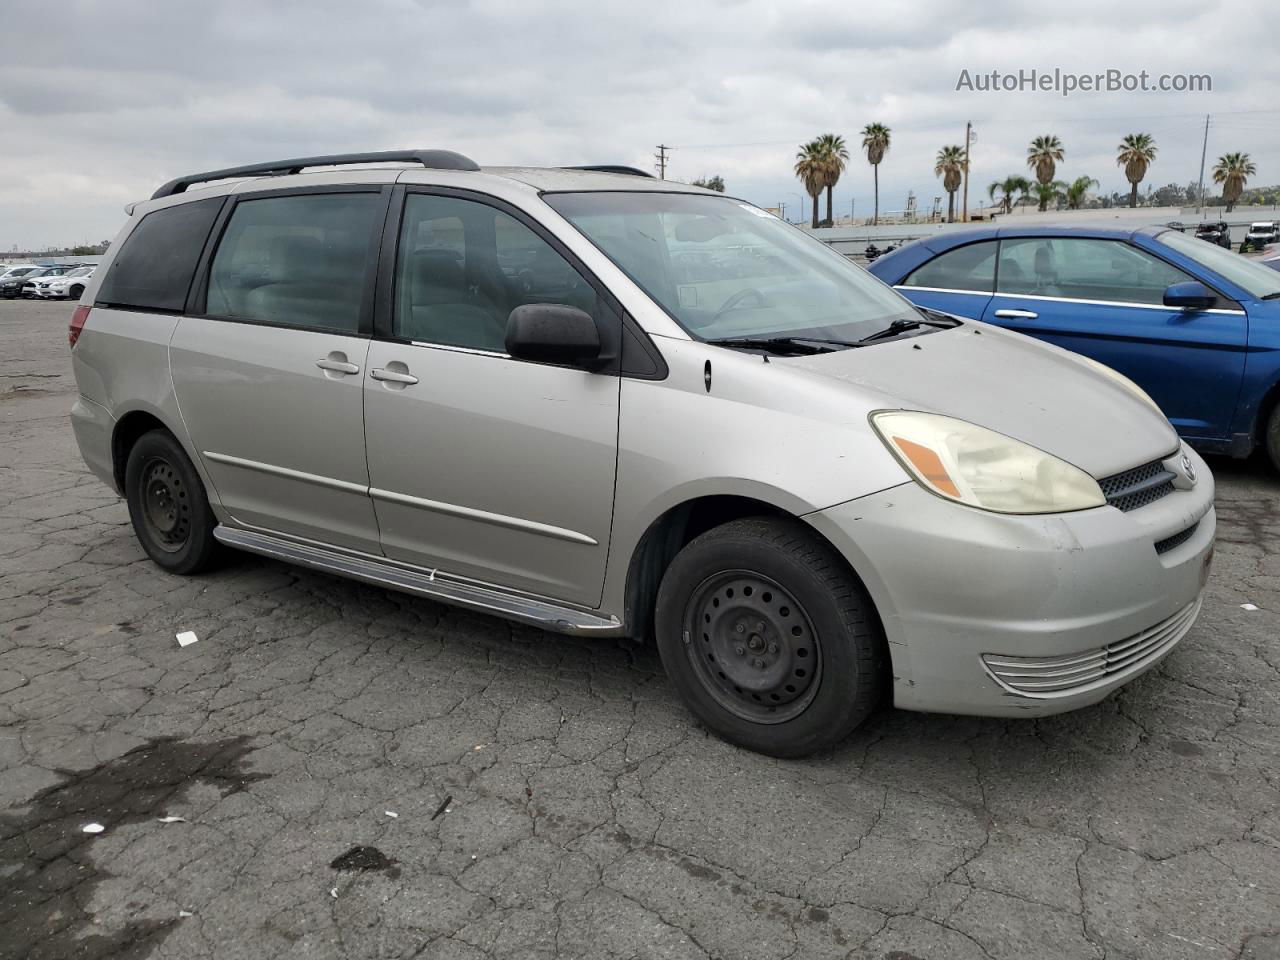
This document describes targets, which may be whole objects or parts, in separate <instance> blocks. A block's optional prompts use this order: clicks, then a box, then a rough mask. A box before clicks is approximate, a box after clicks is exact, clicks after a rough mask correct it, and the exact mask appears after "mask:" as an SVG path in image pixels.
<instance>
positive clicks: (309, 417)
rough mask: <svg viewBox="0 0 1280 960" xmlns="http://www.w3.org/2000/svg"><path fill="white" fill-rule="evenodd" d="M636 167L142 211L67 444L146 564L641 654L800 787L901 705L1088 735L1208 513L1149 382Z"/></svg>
mask: <svg viewBox="0 0 1280 960" xmlns="http://www.w3.org/2000/svg"><path fill="white" fill-rule="evenodd" d="M379 161H381V162H382V163H383V166H382V167H381V168H377V167H371V166H370V164H373V163H377V162H379ZM390 161H396V162H399V163H402V164H403V163H409V164H411V166H409V167H407V168H406V167H404V166H389V165H388V164H389V162H390ZM344 164H352V165H355V164H359V165H361V166H362V169H359V170H353V171H351V173H350V175H349V176H345V175H344V171H342V170H334V169H332V168H334V167H339V166H342V165H344ZM310 166H324V167H329V168H330V169H329V170H327V171H324V172H321V173H319V174H314V173H304V172H300V171H301V170H303V169H304V168H307V167H310ZM617 170H618V168H614V167H610V168H601V169H594V170H593V169H529V168H501V167H495V168H485V169H481V168H480V167H478V166H477V165H476V164H475V163H474V162H472V161H471V160H469V159H467V158H466V157H462V156H459V155H458V154H455V153H450V152H447V151H403V152H399V151H398V152H395V153H392V154H390V155H388V154H355V155H349V156H345V157H316V158H310V159H301V160H286V161H280V162H278V163H267V164H261V165H257V166H254V167H249V168H239V169H235V170H223V171H218V172H213V173H208V174H197V175H193V176H191V177H183V178H180V179H178V180H175V181H173V182H171V183H169V184H166V185H165V186H163V187H161V188H160V189H159V190H157V191H156V193H155V195H154V196H153V198H152V200H151V201H149V202H146V203H142V204H139V205H137V206H135V207H133V208H131V215H130V217H129V219H128V221H127V223H126V224H125V226H124V228H123V229H122V230H121V232H120V234H119V236H118V237H117V239H116V241H115V242H114V243H113V244H112V245H111V247H110V249H109V251H108V253H107V257H106V260H105V261H104V263H103V265H102V267H101V269H99V271H98V272H97V273H96V274H95V275H94V278H93V279H92V280H91V281H90V284H89V288H88V290H87V291H86V294H85V297H84V298H83V300H82V302H81V304H80V306H78V307H77V308H76V310H75V312H74V313H73V315H72V320H71V329H70V341H71V345H72V347H71V360H72V366H73V368H74V371H75V376H76V382H77V384H78V398H77V401H76V404H75V406H74V408H73V410H72V414H71V419H72V424H73V426H74V430H75V435H76V439H77V441H78V443H79V446H80V450H81V453H82V454H83V456H84V459H85V461H86V463H87V464H88V465H89V467H90V469H91V470H92V471H93V472H94V473H95V474H96V475H97V476H98V477H100V478H101V479H102V480H104V481H105V482H106V483H108V484H110V485H111V486H112V487H113V488H115V489H116V490H117V491H119V492H120V493H121V494H122V495H123V496H125V497H126V499H127V501H128V506H129V513H130V517H131V519H132V522H133V528H134V531H135V533H136V535H137V537H138V540H139V543H140V544H141V546H142V549H143V550H145V552H146V553H147V555H148V556H150V557H151V558H152V560H154V561H155V563H156V564H157V565H159V566H160V567H161V568H162V569H164V570H166V571H169V572H171V573H174V574H190V573H194V572H196V571H198V570H200V569H202V568H204V567H206V566H208V565H209V564H210V562H212V561H213V560H214V558H215V553H216V552H217V550H218V549H219V547H220V546H225V547H235V548H239V549H243V550H248V551H251V552H255V553H260V554H265V555H267V556H270V557H275V558H277V559H280V560H285V561H288V562H292V563H296V564H302V565H309V566H312V567H316V568H319V569H321V570H324V571H327V572H329V573H331V574H338V575H341V576H347V577H352V578H355V579H360V580H365V581H370V582H373V583H377V584H380V585H382V586H385V587H392V588H396V589H400V590H404V591H407V592H410V593H414V594H418V595H422V596H427V597H433V598H435V599H437V600H441V601H444V602H447V603H453V604H458V605H461V606H464V607H469V608H472V609H476V610H481V611H484V612H487V613H489V614H496V615H499V616H505V617H508V618H511V619H515V620H519V621H523V622H526V623H532V624H535V625H537V626H540V627H542V628H544V629H548V630H554V631H561V632H567V633H573V634H579V635H586V636H605V637H611V636H633V637H639V638H646V639H647V638H650V637H652V638H654V639H655V640H656V645H657V648H658V651H659V653H660V655H661V658H662V662H663V664H664V666H665V667H666V670H667V672H668V674H669V676H670V678H671V681H672V684H673V686H674V687H675V689H676V690H677V691H678V692H679V693H680V695H681V696H682V697H683V698H684V700H685V702H686V703H687V704H688V706H689V708H690V709H691V710H692V711H693V712H694V713H695V714H696V715H697V716H698V717H699V718H700V719H701V720H702V722H703V723H704V724H706V726H707V727H708V728H710V729H711V730H713V731H715V732H716V733H718V734H720V735H721V736H723V737H725V738H727V739H729V740H731V741H733V742H735V743H739V744H741V745H744V746H747V747H750V748H752V749H755V750H761V751H764V752H766V753H770V754H775V755H780V756H797V755H802V754H807V753H811V752H813V751H815V750H819V749H822V748H824V747H828V746H830V745H831V744H833V743H836V742H838V741H840V740H841V739H842V738H843V737H844V736H845V735H846V734H847V733H848V732H849V731H850V730H852V729H853V728H854V727H856V726H857V725H858V724H859V723H860V722H861V721H862V720H863V719H864V718H865V717H867V716H868V714H869V713H870V711H871V710H872V709H873V707H874V705H875V704H876V702H877V700H879V699H880V698H881V697H882V695H883V694H885V693H888V692H890V691H892V695H893V698H894V702H895V703H896V704H897V705H898V706H901V707H905V708H909V709H918V710H934V711H950V712H957V713H974V714H994V715H1000V716H1016V717H1030V716H1037V715H1042V714H1049V713H1057V712H1061V711H1064V710H1069V709H1073V708H1075V707H1079V706H1083V705H1085V704H1089V703H1093V702H1096V701H1098V700H1100V699H1102V698H1103V697H1105V696H1106V695H1107V694H1108V693H1109V692H1111V691H1113V690H1115V689H1116V688H1117V687H1119V686H1120V685H1121V684H1123V683H1125V682H1126V681H1128V680H1129V679H1131V678H1132V677H1134V676H1136V675H1138V674H1140V673H1142V672H1144V671H1146V670H1148V669H1150V668H1151V667H1153V666H1155V665H1156V664H1157V663H1158V662H1159V661H1160V660H1161V659H1162V658H1163V657H1164V656H1165V655H1166V654H1167V653H1168V652H1169V651H1170V650H1171V649H1173V647H1174V646H1175V645H1176V644H1177V643H1178V642H1179V641H1180V640H1181V639H1182V638H1183V637H1184V636H1185V635H1186V634H1187V631H1188V630H1189V629H1190V628H1191V625H1192V623H1193V622H1194V620H1195V618H1196V615H1197V613H1198V611H1199V609H1200V595H1201V591H1202V589H1203V587H1204V583H1205V578H1206V576H1207V574H1208V563H1209V558H1210V555H1211V548H1212V544H1213V536H1214V525H1215V514H1214V506H1213V488H1214V484H1213V480H1212V478H1211V477H1210V475H1209V472H1208V469H1207V467H1206V466H1205V464H1204V462H1203V461H1202V460H1201V459H1200V458H1199V456H1198V455H1197V454H1196V453H1195V452H1194V451H1192V450H1191V449H1190V448H1189V447H1187V446H1185V445H1184V444H1181V443H1180V442H1179V440H1178V437H1177V435H1176V434H1175V433H1174V431H1173V429H1172V427H1171V426H1170V425H1169V423H1168V421H1167V420H1166V419H1165V418H1164V416H1163V415H1162V414H1161V413H1160V411H1159V410H1157V409H1156V408H1155V406H1154V405H1153V404H1152V403H1151V402H1150V400H1149V399H1148V398H1147V397H1146V396H1145V395H1143V394H1142V392H1141V391H1140V390H1139V389H1138V388H1136V387H1135V386H1134V385H1133V384H1132V383H1130V382H1129V381H1128V380H1126V379H1125V378H1124V377H1122V376H1120V375H1119V374H1117V373H1115V372H1114V371H1111V370H1108V369H1106V368H1104V367H1101V366H1099V365H1097V364H1095V363H1092V362H1090V361H1087V360H1085V359H1083V358H1081V357H1078V356H1075V355H1073V354H1070V353H1066V352H1064V351H1061V350H1057V349H1054V348H1052V347H1050V346H1047V345H1045V344H1043V343H1038V342H1037V341H1035V340H1033V339H1031V338H1028V337H1022V336H1018V335H1016V334H1011V333H1008V332H1006V331H1003V330H1000V329H998V328H995V327H991V326H987V325H984V324H975V323H972V322H969V321H959V320H956V319H953V318H950V317H946V316H943V315H940V314H938V313H934V312H929V311H924V310H920V309H917V308H916V307H914V306H913V305H912V304H911V303H909V302H908V301H907V300H906V299H905V298H903V297H901V296H900V295H898V294H897V293H895V292H894V291H893V290H891V289H889V288H888V287H886V286H884V285H883V284H881V283H879V282H878V281H876V280H874V279H873V278H872V277H870V276H868V275H867V274H866V272H865V271H864V270H862V269H861V268H859V267H857V266H855V265H854V264H852V263H850V262H849V261H848V260H846V259H845V258H844V257H842V256H840V255H839V254H837V253H834V252H833V251H831V250H830V249H828V248H827V247H826V246H825V245H824V244H822V243H821V242H820V241H818V240H816V239H814V238H813V237H811V236H809V235H807V234H806V233H804V232H803V231H800V230H796V229H795V228H793V227H790V226H788V225H786V224H784V223H782V222H781V221H780V220H778V219H777V218H776V217H774V216H772V215H770V214H768V213H766V212H765V211H763V210H761V209H759V208H758V207H755V206H752V205H751V204H748V203H744V202H741V201H739V200H736V199H733V198H731V197H726V196H724V195H723V194H719V193H714V192H711V191H707V190H702V189H699V188H696V187H692V186H686V185H683V184H678V183H674V182H672V181H660V180H656V179H654V178H652V177H651V176H649V175H647V174H643V173H640V172H638V171H632V172H631V173H630V174H626V173H619V172H617ZM259 175H263V176H259ZM209 181H213V183H209ZM197 183H199V184H205V185H204V186H203V187H202V188H201V189H199V190H197V191H193V192H192V193H190V194H188V193H187V187H188V186H190V185H194V184H197ZM1175 236H1176V234H1175ZM1189 242H1191V241H1189ZM1201 246H1204V245H1203V244H1201ZM698 249H700V250H702V251H705V252H706V253H707V254H708V256H705V257H692V256H687V255H685V254H688V253H691V252H692V251H694V250H698ZM748 251H750V252H749V253H748ZM891 256H892V255H891ZM262 264H269V265H270V270H269V271H266V272H264V271H262V270H260V269H252V268H253V267H254V266H255V265H262ZM159 267H163V269H159ZM1258 269H1262V268H1258ZM677 278H678V279H677ZM179 411H180V412H179ZM516 474H518V476H519V482H518V483H513V482H512V478H513V476H514V475H516Z"/></svg>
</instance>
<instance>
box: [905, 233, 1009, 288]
mask: <svg viewBox="0 0 1280 960" xmlns="http://www.w3.org/2000/svg"><path fill="white" fill-rule="evenodd" d="M995 279H996V241H994V240H984V241H982V242H980V243H969V244H966V245H965V246H963V247H957V248H956V249H954V250H948V251H947V252H946V253H944V254H942V255H941V256H938V257H935V258H934V259H932V260H930V261H929V262H928V263H926V264H923V265H922V266H920V267H917V268H916V269H915V270H914V271H913V272H912V273H911V275H910V276H908V277H907V278H906V279H905V280H903V281H902V285H903V286H906V287H933V288H935V289H938V290H973V291H976V292H979V293H990V292H991V291H992V290H993V289H995Z"/></svg>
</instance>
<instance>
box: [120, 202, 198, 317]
mask: <svg viewBox="0 0 1280 960" xmlns="http://www.w3.org/2000/svg"><path fill="white" fill-rule="evenodd" d="M220 209H222V197H210V198H209V199H208V200H196V201H194V202H193V203H183V204H179V205H178V206H175V207H166V208H165V209H163V210H156V211H154V212H152V213H148V214H147V215H146V216H145V217H143V218H142V221H141V222H140V223H139V224H138V225H137V226H136V227H134V228H133V232H131V233H130V234H129V236H128V237H127V238H126V239H125V241H124V246H122V247H121V248H120V252H119V253H118V254H116V258H115V261H114V262H113V263H112V265H111V269H110V270H109V271H108V272H107V275H106V277H104V278H103V281H102V287H101V288H100V289H99V290H98V302H99V303H103V304H109V305H111V306H117V307H131V308H134V309H137V310H166V311H173V312H180V311H181V310H182V308H183V305H184V304H185V303H186V300H187V289H188V288H189V287H190V286H191V277H192V274H194V273H195V270H196V261H198V260H199V259H200V251H201V249H202V248H203V247H204V242H205V240H206V239H208V237H209V230H210V228H211V227H212V226H213V221H214V219H215V218H216V217H217V216H218V211H219V210H220Z"/></svg>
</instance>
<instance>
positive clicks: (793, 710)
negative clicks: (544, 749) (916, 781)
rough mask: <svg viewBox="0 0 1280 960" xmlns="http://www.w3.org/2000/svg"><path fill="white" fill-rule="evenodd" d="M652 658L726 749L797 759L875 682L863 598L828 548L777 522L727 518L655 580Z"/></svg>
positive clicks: (871, 703)
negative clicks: (658, 661) (731, 745)
mask: <svg viewBox="0 0 1280 960" xmlns="http://www.w3.org/2000/svg"><path fill="white" fill-rule="evenodd" d="M654 620H655V627H656V636H657V644H658V651H659V653H660V654H661V656H662V663H663V666H664V667H665V668H666V671H667V675H668V676H669V677H670V678H671V682H672V684H673V685H674V686H675V688H676V690H677V691H678V692H679V693H680V695H681V697H682V698H683V699H684V701H685V703H686V704H687V705H688V707H689V709H690V710H691V711H692V712H693V713H694V714H695V715H696V716H697V717H698V718H699V719H700V720H701V721H702V722H703V723H704V724H706V725H707V726H708V727H709V728H710V729H711V730H713V731H714V732H715V733H717V734H719V735H720V736H722V737H724V738H725V739H726V740H729V741H730V742H732V743H736V744H739V745H741V746H744V747H748V748H750V749H752V750H758V751H760V752H761V753H767V754H770V755H772V756H778V757H799V756H804V755H806V754H810V753H813V752H815V751H817V750H822V749H825V748H828V747H830V746H832V745H834V744H836V743H838V742H839V741H840V740H842V739H844V737H846V736H847V735H848V734H849V733H850V732H851V731H852V730H853V729H854V728H855V727H857V726H858V724H860V723H861V722H862V721H863V720H865V719H866V717H867V716H868V715H869V714H870V713H871V711H872V710H873V709H875V706H876V704H877V703H878V702H879V698H880V696H881V693H882V691H883V688H884V686H885V683H886V679H887V678H886V670H885V667H886V663H887V656H886V652H885V642H884V638H883V634H882V632H881V630H880V623H879V619H878V617H877V616H876V613H875V609H874V606H873V605H872V603H871V599H870V597H868V596H867V593H866V590H865V589H864V588H863V586H862V584H861V582H860V581H859V580H858V578H857V576H856V575H855V574H854V573H853V571H852V570H850V569H849V567H848V564H847V563H845V561H844V560H843V559H842V558H841V557H840V556H839V554H837V553H836V552H835V551H834V550H833V549H832V548H831V546H830V545H829V544H827V543H826V542H825V541H823V540H822V539H821V538H819V537H818V536H817V534H816V533H814V532H813V531H812V530H811V529H809V528H808V527H807V526H806V525H805V524H804V523H802V522H801V521H798V520H793V519H790V518H781V517H756V518H750V519H745V520H735V521H733V522H731V523H727V524H724V525H723V526H720V527H716V528H715V529H713V530H710V531H708V532H707V533H704V534H702V535H701V536H700V537H697V538H696V539H694V540H693V541H692V542H691V543H689V544H688V545H686V546H685V548H684V549H683V550H681V551H680V553H679V554H677V555H676V557H675V559H674V560H672V562H671V565H670V566H669V567H668V568H667V571H666V573H665V574H664V576H663V579H662V584H661V586H660V587H659V589H658V598H657V604H656V609H655V617H654Z"/></svg>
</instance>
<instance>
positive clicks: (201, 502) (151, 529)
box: [124, 430, 218, 574]
mask: <svg viewBox="0 0 1280 960" xmlns="http://www.w3.org/2000/svg"><path fill="white" fill-rule="evenodd" d="M124 485H125V496H126V498H127V499H128V501H129V519H130V520H132V521H133V532H134V533H135V534H136V535H137V537H138V542H139V543H141V544H142V549H143V550H145V551H146V552H147V556H149V557H150V558H151V559H152V560H154V561H155V562H156V563H157V564H159V565H160V566H161V567H163V568H164V569H165V570H168V571H169V572H170V573H179V574H188V573H198V572H200V571H201V570H205V569H207V568H208V567H209V566H210V565H211V564H212V563H213V561H214V559H215V558H216V555H217V552H218V542H217V541H216V540H215V539H214V538H213V528H214V526H215V525H216V523H217V521H216V520H215V518H214V516H213V511H212V510H211V509H210V508H209V500H208V497H206V496H205V492H204V485H203V484H202V483H201V482H200V476H199V474H197V473H196V469H195V467H194V466H193V465H192V463H191V460H190V459H189V458H188V457H187V455H186V453H185V452H184V451H183V449H182V446H181V445H180V444H179V443H178V441H177V440H175V439H174V437H173V435H172V434H171V433H169V432H168V431H166V430H152V431H151V432H150V433H145V434H143V435H142V436H141V437H140V438H139V439H138V441H137V443H135V444H134V445H133V449H132V450H130V451H129V460H128V462H127V464H126V465H125V482H124Z"/></svg>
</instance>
